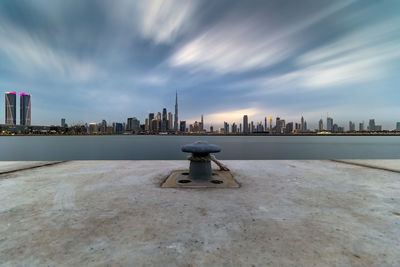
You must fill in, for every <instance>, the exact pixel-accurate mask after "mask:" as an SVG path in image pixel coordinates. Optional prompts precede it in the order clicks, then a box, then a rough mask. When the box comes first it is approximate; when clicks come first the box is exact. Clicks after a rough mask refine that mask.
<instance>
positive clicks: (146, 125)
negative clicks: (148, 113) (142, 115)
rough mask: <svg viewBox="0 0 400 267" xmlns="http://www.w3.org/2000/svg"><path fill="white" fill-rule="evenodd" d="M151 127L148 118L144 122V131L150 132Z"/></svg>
mask: <svg viewBox="0 0 400 267" xmlns="http://www.w3.org/2000/svg"><path fill="white" fill-rule="evenodd" d="M149 127H150V126H149V118H146V119H145V120H144V130H145V131H147V132H148V131H149V130H150V128H149Z"/></svg>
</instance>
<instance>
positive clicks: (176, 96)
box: [174, 90, 186, 131]
mask: <svg viewBox="0 0 400 267" xmlns="http://www.w3.org/2000/svg"><path fill="white" fill-rule="evenodd" d="M185 125H186V122H185ZM185 128H186V126H185ZM174 130H175V131H178V90H176V94H175V120H174Z"/></svg>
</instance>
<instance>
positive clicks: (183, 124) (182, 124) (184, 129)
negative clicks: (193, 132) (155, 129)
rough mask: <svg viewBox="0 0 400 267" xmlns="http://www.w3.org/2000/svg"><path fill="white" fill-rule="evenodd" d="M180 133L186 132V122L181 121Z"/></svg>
mask: <svg viewBox="0 0 400 267" xmlns="http://www.w3.org/2000/svg"><path fill="white" fill-rule="evenodd" d="M179 131H181V132H182V133H183V132H186V121H180V123H179Z"/></svg>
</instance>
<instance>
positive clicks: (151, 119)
mask: <svg viewBox="0 0 400 267" xmlns="http://www.w3.org/2000/svg"><path fill="white" fill-rule="evenodd" d="M153 119H154V113H149V131H150V132H151V131H153V128H152V122H153Z"/></svg>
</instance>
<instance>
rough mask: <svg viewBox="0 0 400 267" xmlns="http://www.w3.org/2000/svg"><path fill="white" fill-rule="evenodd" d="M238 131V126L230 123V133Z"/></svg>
mask: <svg viewBox="0 0 400 267" xmlns="http://www.w3.org/2000/svg"><path fill="white" fill-rule="evenodd" d="M237 132H238V128H237V125H236V123H232V133H237Z"/></svg>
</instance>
